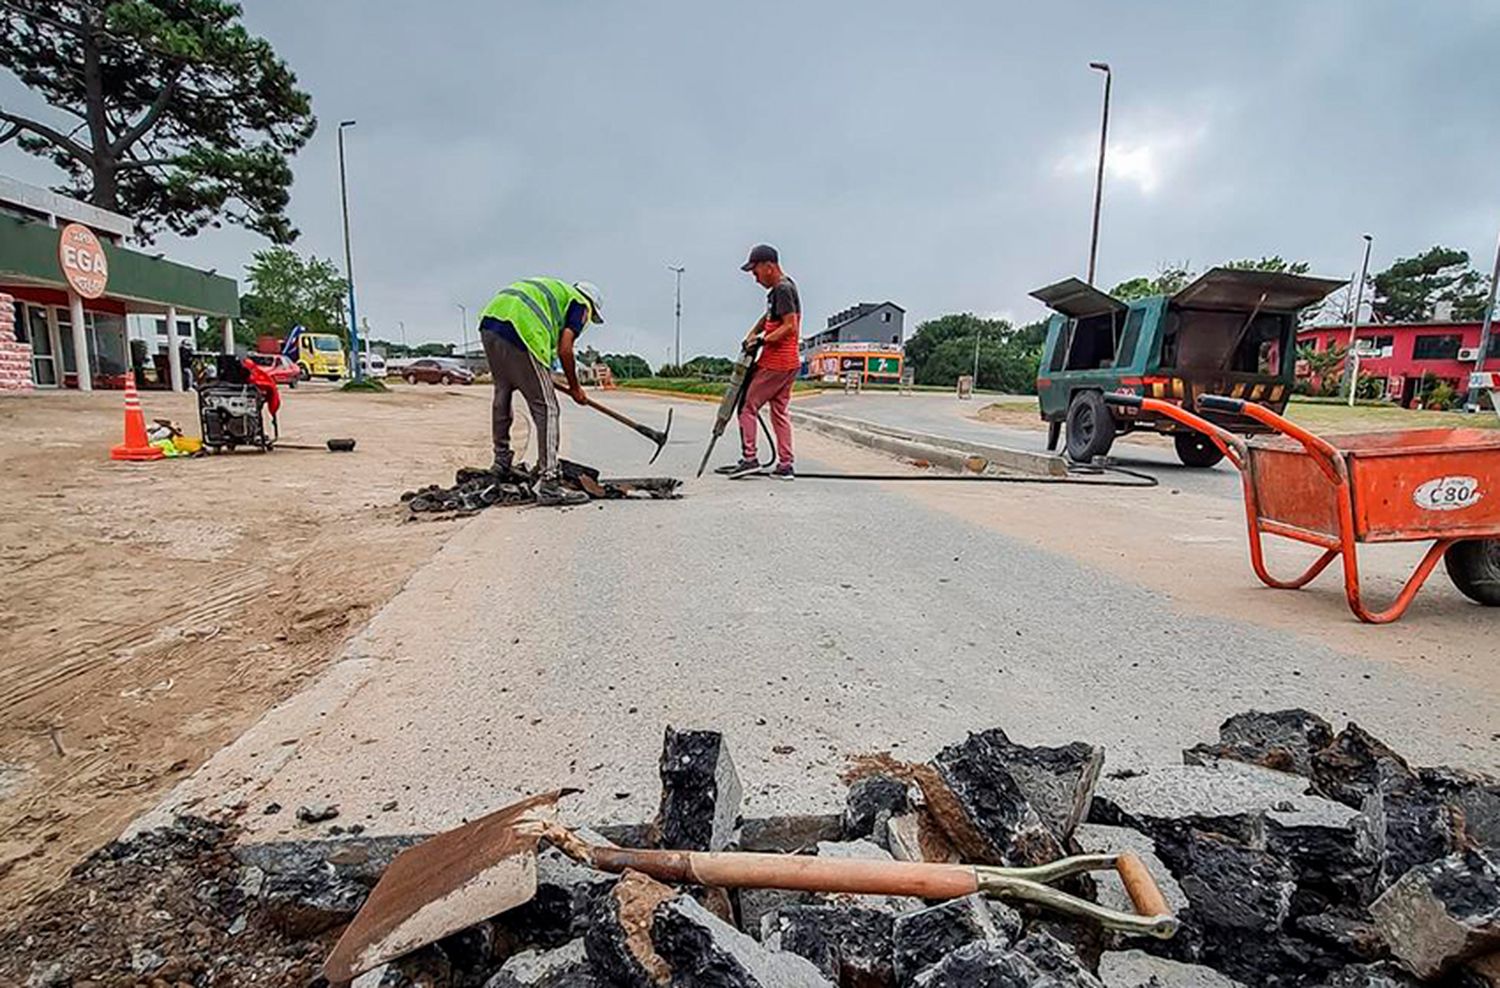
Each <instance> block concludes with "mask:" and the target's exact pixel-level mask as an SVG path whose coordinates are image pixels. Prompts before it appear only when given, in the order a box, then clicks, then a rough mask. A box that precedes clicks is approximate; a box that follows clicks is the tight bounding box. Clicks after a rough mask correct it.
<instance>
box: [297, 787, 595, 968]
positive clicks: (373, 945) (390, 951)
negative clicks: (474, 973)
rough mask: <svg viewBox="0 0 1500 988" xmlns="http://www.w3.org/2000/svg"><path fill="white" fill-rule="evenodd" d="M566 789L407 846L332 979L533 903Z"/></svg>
mask: <svg viewBox="0 0 1500 988" xmlns="http://www.w3.org/2000/svg"><path fill="white" fill-rule="evenodd" d="M566 792H567V790H558V791H556V792H550V793H546V794H544V795H541V796H533V797H531V798H530V799H526V800H522V801H521V802H519V803H515V804H512V805H510V806H506V807H504V808H502V809H499V810H496V811H495V812H493V813H491V814H489V815H487V816H484V817H480V818H479V819H478V820H474V821H472V822H471V823H467V824H464V825H463V826H462V827H459V828H457V829H455V830H449V831H447V832H445V833H441V834H438V835H437V836H435V837H432V838H431V839H429V840H426V841H423V842H422V843H421V844H418V845H416V846H415V847H411V848H408V849H406V850H405V851H402V852H401V853H400V854H398V855H397V856H396V858H395V859H394V860H393V861H392V862H391V866H390V867H389V868H387V869H386V871H385V874H384V875H382V876H381V878H380V881H379V883H378V884H376V886H375V888H374V889H373V890H372V891H371V892H370V897H369V898H368V899H366V900H365V904H364V905H363V906H362V907H361V908H360V910H359V913H358V914H357V915H356V916H355V917H354V921H353V922H351V923H350V924H349V926H348V928H347V929H345V930H344V935H343V936H342V937H340V938H339V942H338V943H337V944H336V945H335V946H334V948H333V952H332V953H331V954H329V955H328V960H326V961H324V963H323V976H324V977H325V978H327V979H328V980H329V981H330V982H333V983H334V984H340V983H345V982H349V981H353V980H354V979H355V978H356V977H358V976H359V975H361V974H363V973H364V972H366V971H369V970H371V969H373V968H376V967H379V966H380V965H381V964H384V963H385V962H386V961H391V960H395V959H396V958H398V957H403V956H405V955H406V954H409V953H411V952H412V951H413V950H416V949H417V948H419V947H425V946H426V945H427V944H429V943H436V942H437V941H438V940H441V939H442V938H443V937H445V936H448V935H449V934H450V933H457V932H458V931H459V930H462V929H465V928H467V927H470V926H473V925H474V924H475V923H479V922H483V921H484V920H486V919H489V918H490V917H491V916H495V915H497V914H499V913H503V912H505V911H506V910H507V909H514V908H515V907H516V906H519V905H522V904H524V903H527V902H530V901H531V899H532V898H533V897H534V896H535V895H536V847H537V839H538V838H537V834H536V832H535V828H534V827H533V826H529V825H530V824H533V823H534V822H536V821H539V820H547V819H551V818H552V817H553V815H554V810H555V808H556V805H557V801H558V799H559V798H561V797H562V796H563V795H564V794H565V793H566Z"/></svg>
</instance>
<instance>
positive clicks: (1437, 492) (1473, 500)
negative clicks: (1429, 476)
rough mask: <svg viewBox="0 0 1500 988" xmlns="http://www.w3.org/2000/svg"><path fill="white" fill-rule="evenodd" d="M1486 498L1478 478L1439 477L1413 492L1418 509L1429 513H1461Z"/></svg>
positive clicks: (1413, 498)
mask: <svg viewBox="0 0 1500 988" xmlns="http://www.w3.org/2000/svg"><path fill="white" fill-rule="evenodd" d="M1483 497H1484V492H1483V491H1481V490H1480V489H1479V479H1478V478H1477V477H1463V476H1455V477H1437V478H1435V479H1433V480H1429V481H1427V483H1425V484H1423V485H1422V486H1420V487H1418V488H1417V489H1416V490H1415V491H1413V492H1412V496H1411V499H1412V500H1413V501H1415V502H1416V503H1417V507H1419V508H1423V509H1425V510H1427V511H1461V510H1463V509H1464V508H1467V507H1470V506H1471V505H1475V504H1478V503H1479V501H1480V499H1481V498H1483Z"/></svg>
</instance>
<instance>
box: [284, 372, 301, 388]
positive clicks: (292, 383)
mask: <svg viewBox="0 0 1500 988" xmlns="http://www.w3.org/2000/svg"><path fill="white" fill-rule="evenodd" d="M299 376H300V375H299ZM286 386H287V387H289V388H291V389H292V390H293V391H295V390H297V378H295V377H294V378H292V379H291V380H290V381H288V382H286Z"/></svg>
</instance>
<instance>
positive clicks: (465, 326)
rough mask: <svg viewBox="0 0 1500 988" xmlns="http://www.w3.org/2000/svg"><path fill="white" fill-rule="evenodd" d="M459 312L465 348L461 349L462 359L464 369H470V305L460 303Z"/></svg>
mask: <svg viewBox="0 0 1500 988" xmlns="http://www.w3.org/2000/svg"><path fill="white" fill-rule="evenodd" d="M458 314H459V318H460V319H461V320H462V324H461V325H460V326H459V327H458V329H459V332H460V333H461V334H462V336H463V341H464V342H463V349H461V350H460V351H459V354H460V358H459V359H460V360H462V361H463V365H464V370H468V369H469V307H468V306H467V305H464V304H463V303H462V302H460V303H458Z"/></svg>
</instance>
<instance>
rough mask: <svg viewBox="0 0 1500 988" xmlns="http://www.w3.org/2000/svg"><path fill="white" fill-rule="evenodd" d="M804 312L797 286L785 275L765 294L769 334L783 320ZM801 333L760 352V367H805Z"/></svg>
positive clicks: (786, 368) (777, 368)
mask: <svg viewBox="0 0 1500 988" xmlns="http://www.w3.org/2000/svg"><path fill="white" fill-rule="evenodd" d="M801 312H802V296H801V295H799V294H797V283H796V282H795V281H793V280H792V279H790V278H787V277H785V276H783V277H782V279H781V280H780V281H779V282H777V283H776V284H775V285H773V286H771V290H770V291H768V292H766V331H767V332H770V331H771V330H773V329H775V328H776V327H777V326H779V325H781V321H782V320H783V319H785V318H786V317H787V316H789V315H792V314H793V313H798V314H800V313H801ZM798 336H799V334H797V333H793V334H792V335H790V336H788V337H786V338H785V339H783V340H780V341H778V342H776V343H772V344H770V345H769V346H767V347H766V348H765V349H764V350H762V351H761V355H760V366H762V367H764V368H765V369H766V370H780V371H789V370H797V369H798V368H800V367H801V366H802V355H801V340H800V339H799V338H798Z"/></svg>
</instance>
